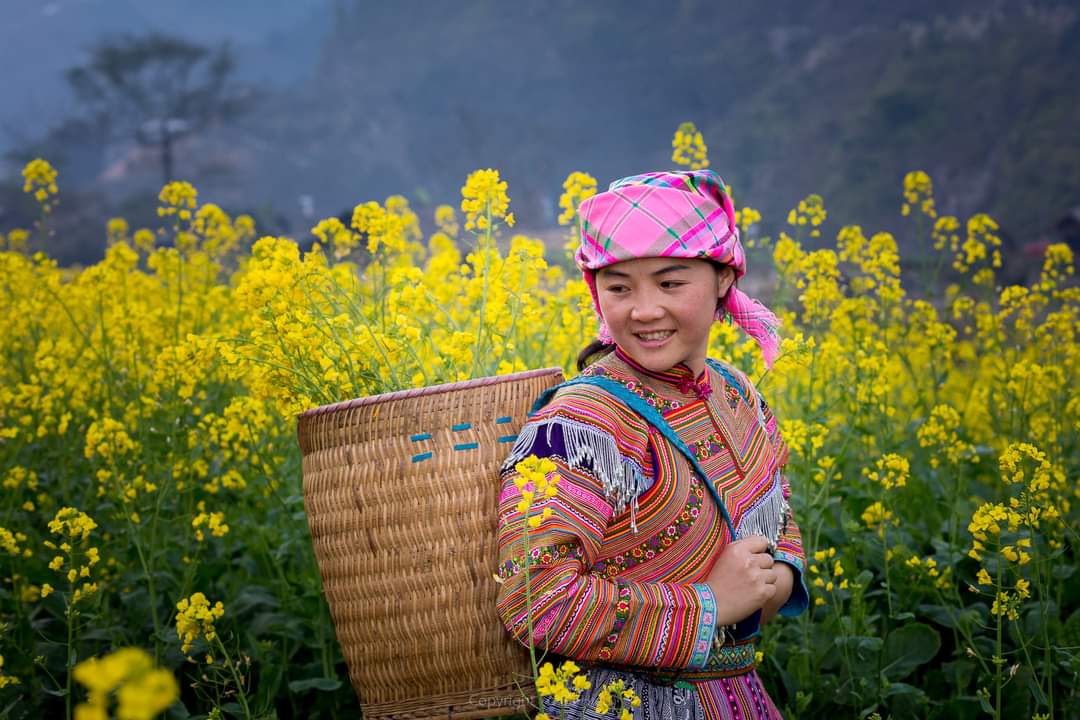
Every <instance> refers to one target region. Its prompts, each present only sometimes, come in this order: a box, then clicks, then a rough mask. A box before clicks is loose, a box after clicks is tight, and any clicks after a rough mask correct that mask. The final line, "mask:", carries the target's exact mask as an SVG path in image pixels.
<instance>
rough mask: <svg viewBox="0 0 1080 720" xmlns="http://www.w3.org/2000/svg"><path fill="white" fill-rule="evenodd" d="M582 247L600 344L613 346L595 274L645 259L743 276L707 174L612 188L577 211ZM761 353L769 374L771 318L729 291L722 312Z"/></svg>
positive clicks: (636, 179) (723, 200)
mask: <svg viewBox="0 0 1080 720" xmlns="http://www.w3.org/2000/svg"><path fill="white" fill-rule="evenodd" d="M578 217H580V218H581V244H580V246H579V247H578V250H577V253H576V255H575V257H574V259H575V261H576V262H577V266H578V268H580V269H581V272H582V275H583V276H584V278H585V282H586V283H587V284H588V286H589V291H590V292H591V293H592V298H593V305H594V306H595V307H596V313H597V315H599V316H600V339H601V340H602V341H604V342H606V343H611V342H613V341H612V339H611V334H610V332H609V331H608V328H607V324H606V323H605V322H604V317H603V314H602V313H601V311H600V301H599V297H598V295H597V292H596V271H597V270H599V269H601V268H605V267H608V266H609V265H614V264H615V263H618V262H622V261H624V260H633V259H636V258H645V257H676V258H697V259H701V260H711V261H713V262H716V263H719V264H722V265H730V266H731V267H732V268H734V270H735V277H736V278H740V277H742V276H743V275H745V274H746V256H745V255H744V254H743V248H742V244H741V243H740V242H739V228H738V226H736V225H735V204H734V202H732V200H731V196H730V195H729V194H728V191H727V187H725V185H724V181H723V180H721V179H720V176H719V175H717V174H716V173H715V172H713V171H712V170H689V171H680V170H672V171H667V172H651V173H644V174H641V175H632V176H630V177H625V178H622V179H620V180H616V181H615V182H613V183H611V185H610V187H609V188H608V190H607V192H602V193H598V194H596V195H594V196H592V197H591V198H589V199H587V200H585V201H584V202H582V203H581V205H580V206H579V207H578ZM724 312H726V313H729V314H730V315H731V317H732V319H733V320H734V321H735V324H737V325H738V326H739V327H741V328H742V329H743V330H745V331H746V333H747V334H748V335H750V336H751V337H753V338H754V339H755V340H756V341H757V343H758V345H759V346H760V347H761V353H762V356H763V357H764V359H765V365H766V367H772V363H773V361H774V360H775V359H776V357H777V355H779V351H780V344H779V336H778V334H777V328H778V326H779V324H780V323H779V321H778V320H777V318H776V315H774V314H773V313H772V311H770V310H769V309H768V308H767V307H765V306H764V305H762V304H761V303H760V302H758V301H757V300H754V299H753V298H751V297H749V296H748V295H746V293H744V292H742V291H741V290H739V289H738V288H737V287H735V286H734V285H732V287H731V289H730V291H729V292H728V295H727V298H726V300H725V302H724V305H723V308H721V309H720V311H719V312H718V313H717V315H718V317H720V316H722V315H723V313H724Z"/></svg>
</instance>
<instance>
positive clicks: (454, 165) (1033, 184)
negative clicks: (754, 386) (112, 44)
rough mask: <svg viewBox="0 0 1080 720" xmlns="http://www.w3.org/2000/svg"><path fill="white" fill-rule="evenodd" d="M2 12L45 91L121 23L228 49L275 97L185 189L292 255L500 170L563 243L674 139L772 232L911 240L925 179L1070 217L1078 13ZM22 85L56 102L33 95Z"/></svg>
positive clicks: (3, 34)
mask: <svg viewBox="0 0 1080 720" xmlns="http://www.w3.org/2000/svg"><path fill="white" fill-rule="evenodd" d="M3 2H4V3H6V4H10V3H13V2H14V5H15V7H16V8H20V7H22V8H23V10H24V12H22V13H20V12H18V11H17V12H15V13H14V14H13V15H12V13H10V12H9V13H7V14H8V16H9V17H14V23H8V24H7V25H4V26H2V29H0V48H3V50H0V67H5V68H13V67H15V66H16V64H13V63H17V62H22V63H23V65H24V66H25V64H26V62H27V61H26V58H27V57H28V56H32V57H33V58H34V59H33V60H32V61H30V65H35V64H36V63H38V62H40V63H43V67H41V68H36V69H35V70H34V71H33V72H29V73H27V75H31V76H35V77H37V76H38V75H40V74H41V73H44V72H45V71H46V70H48V71H49V72H51V73H53V74H58V73H59V72H60V69H62V68H63V67H67V66H69V65H71V64H74V63H75V62H77V61H78V53H77V52H73V50H72V46H73V44H74V45H78V46H81V47H85V46H86V44H87V43H89V42H90V41H92V40H94V39H96V38H97V37H99V36H100V35H101V34H103V33H107V32H113V31H114V30H113V29H115V28H120V27H121V26H122V27H123V28H126V29H127V30H128V31H131V32H135V31H138V30H139V29H140V28H154V29H159V28H161V27H166V28H168V29H170V30H172V31H174V32H181V33H183V34H184V35H185V36H187V37H192V38H196V39H202V40H203V41H205V42H207V43H213V42H216V41H218V40H220V39H223V38H229V39H230V40H231V42H232V43H233V46H234V48H235V49H236V51H237V60H238V67H239V69H240V71H241V74H242V78H241V79H243V80H245V81H250V82H254V83H256V84H259V85H261V86H263V87H264V88H267V89H268V90H269V91H268V92H267V93H266V95H265V97H264V100H263V103H262V105H261V106H260V107H259V109H258V110H257V111H256V112H254V113H251V114H250V115H249V116H247V117H245V118H243V119H241V120H240V121H238V122H236V123H233V124H231V125H230V126H227V127H219V128H217V129H216V130H214V131H213V132H210V133H206V134H204V135H202V136H199V137H194V138H189V139H187V140H186V141H185V143H186V147H185V148H183V153H184V154H183V156H182V157H187V158H189V161H188V162H187V163H186V164H185V163H184V162H183V160H181V161H180V162H179V164H178V172H179V173H180V174H181V175H183V177H185V179H191V180H192V181H193V182H195V183H196V184H197V185H198V186H199V188H200V190H201V191H202V194H203V196H204V197H206V198H208V199H213V200H215V201H218V202H220V203H222V204H223V205H225V206H227V207H229V208H235V209H261V211H262V213H263V214H262V216H261V217H264V218H267V219H268V222H269V223H270V225H271V227H267V228H266V229H267V230H268V231H274V232H277V231H284V230H288V231H290V232H292V233H293V234H294V235H295V236H298V237H299V236H302V235H303V234H304V232H305V230H306V228H307V227H310V225H311V224H313V222H314V220H317V219H318V218H319V217H324V216H328V215H336V214H338V213H340V212H342V211H344V210H346V209H348V208H351V207H352V206H353V205H354V204H356V203H357V202H361V201H365V200H369V199H377V200H382V199H385V197H386V196H387V195H389V194H392V193H402V194H405V195H407V196H409V197H410V199H412V200H413V204H414V206H416V207H419V208H421V209H426V208H428V207H430V206H431V205H432V204H435V203H438V202H451V203H454V202H456V199H457V198H458V197H459V195H458V193H459V189H460V187H461V184H462V182H463V180H464V178H465V176H466V174H467V173H468V172H470V171H471V170H474V169H476V168H480V167H497V168H499V169H500V170H501V171H502V172H503V175H504V177H506V179H508V180H509V183H510V196H511V198H512V207H513V208H514V209H515V211H516V213H517V215H518V218H519V220H520V221H521V222H522V223H523V224H525V225H527V226H530V227H534V228H542V227H545V226H551V225H553V224H554V218H555V217H556V215H557V214H558V211H557V209H556V204H557V200H558V194H559V192H560V186H561V183H562V180H563V179H564V178H565V176H566V175H567V174H568V173H569V172H570V171H573V170H584V171H587V172H590V173H592V174H593V175H594V176H596V177H597V178H598V179H599V180H600V182H601V183H602V184H603V183H606V182H607V181H609V180H611V179H613V178H615V177H618V176H621V175H626V174H630V173H635V172H642V171H645V170H650V169H657V168H663V167H669V166H670V165H671V161H670V153H671V151H670V141H671V135H672V133H673V131H674V129H675V127H676V126H677V125H678V124H679V123H680V122H682V121H684V120H693V121H694V122H696V123H697V125H698V127H699V128H700V129H701V130H702V131H703V133H704V135H705V140H706V142H707V143H708V145H709V148H710V159H711V161H712V167H713V168H715V169H717V170H718V171H719V172H720V173H721V175H723V176H724V178H725V180H727V181H728V182H729V183H731V184H732V185H733V186H734V189H735V195H736V201H737V203H739V204H744V203H745V204H750V205H753V206H754V207H757V208H759V209H761V210H762V211H763V212H764V213H765V215H766V221H767V223H768V221H769V220H772V221H773V223H774V225H773V227H776V225H775V223H779V222H781V221H782V220H783V217H784V216H785V215H786V211H787V209H788V208H790V207H791V206H792V205H794V204H795V203H797V202H798V200H799V199H800V198H802V197H804V196H805V195H807V194H809V193H811V192H818V193H820V194H822V195H823V196H824V199H825V203H826V206H827V207H828V208H829V210H830V212H831V216H832V218H835V219H836V220H837V221H838V222H844V223H848V222H857V223H860V224H862V225H863V226H864V227H865V228H866V229H867V230H868V231H875V230H879V229H891V230H897V231H900V230H902V229H904V230H905V231H907V230H910V228H911V225H910V224H908V223H905V224H901V222H900V218H899V213H898V210H899V206H900V203H901V196H900V186H901V181H902V178H903V175H904V173H905V172H906V171H908V170H912V169H924V170H926V171H927V172H929V173H930V174H931V176H932V177H933V179H934V181H935V184H936V188H937V191H938V196H939V209H940V210H941V211H943V212H948V213H955V214H959V215H961V216H963V215H967V214H970V213H973V212H977V211H986V212H989V213H991V214H992V215H994V216H995V217H996V218H998V219H999V221H1000V222H1001V223H1002V226H1003V228H1004V230H1005V232H1006V233H1007V234H1009V235H1012V236H1016V237H1017V238H1019V239H1020V240H1027V239H1029V238H1030V237H1032V236H1034V235H1037V234H1038V233H1040V232H1041V231H1042V230H1043V229H1044V228H1046V227H1049V226H1051V225H1052V224H1053V223H1054V222H1056V221H1057V220H1058V219H1059V218H1060V217H1061V216H1062V215H1063V214H1064V213H1065V212H1066V211H1067V209H1069V208H1071V207H1073V206H1074V205H1076V204H1077V201H1078V200H1080V133H1077V132H1076V130H1075V126H1076V118H1077V117H1078V116H1080V113H1078V110H1080V102H1078V100H1080V87H1078V83H1077V80H1078V78H1080V72H1078V71H1080V12H1078V7H1077V6H1076V4H1075V3H1073V2H1070V1H1069V0H1013V1H1012V2H1006V1H1005V0H949V1H948V2H940V1H939V2H931V1H930V0H908V1H907V2H904V3H864V2H858V1H856V0H816V1H815V2H812V3H796V2H793V1H791V0H774V2H769V3H739V2H730V1H729V2H718V1H717V0H711V1H708V0H673V1H672V2H668V3H652V2H643V1H638V2H631V1H626V0H624V1H622V2H615V1H613V0H612V1H609V2H595V3H581V2H571V1H570V0H546V1H545V2H543V3H507V2H497V1H496V0H471V1H470V2H456V3H445V2H430V1H428V0H396V2H393V3H381V2H372V1H363V0H328V1H327V2H311V3H307V4H305V3H300V2H285V1H284V0H261V1H259V2H256V0H244V1H243V2H223V1H222V0H218V1H217V2H211V0H188V2H184V3H181V2H178V1H177V0H156V2H154V3H138V2H135V1H134V0H68V1H67V2H54V3H52V5H57V6H59V7H60V9H59V10H58V11H57V12H55V13H53V14H51V15H46V14H45V13H44V11H42V9H41V7H42V6H41V4H40V3H33V2H30V1H29V0H3ZM31 9H33V10H31ZM64 17H68V18H69V20H66V21H63V22H64V23H66V24H59V25H50V24H49V23H59V22H61V19H62V18H64ZM20 23H21V25H20ZM124 23H126V25H125V24H124ZM20 27H21V29H20ZM45 38H47V47H48V48H49V50H48V51H47V52H42V49H41V48H42V43H43V41H44V39H45ZM16 40H18V41H20V42H22V43H23V44H22V45H20V46H18V47H17V48H15V49H12V47H11V46H10V42H13V41H16ZM31 46H32V47H31ZM65 53H67V54H65ZM54 56H55V57H54ZM7 74H10V73H9V72H8V71H5V76H6V75H7ZM24 81H25V82H26V83H29V84H30V85H31V86H33V87H39V88H40V90H39V91H38V92H40V98H41V99H40V102H41V103H42V104H47V103H48V102H54V101H55V96H56V94H57V93H58V92H59V91H55V92H54V91H53V90H48V84H47V83H45V82H44V81H43V80H41V79H40V77H39V78H38V80H37V81H36V82H37V83H38V84H37V85H34V82H35V81H33V80H32V79H31V78H29V77H28V78H20V79H19V82H24ZM59 82H60V85H61V86H62V81H59ZM5 83H6V84H7V85H8V87H9V90H8V91H7V92H6V93H5V95H6V97H9V98H10V97H15V96H17V95H18V93H17V92H16V90H17V84H16V85H11V84H10V83H8V79H7V77H5ZM31 95H32V93H31ZM67 102H70V101H67ZM31 104H32V103H31ZM3 110H4V112H3V117H7V118H9V120H8V121H7V122H10V117H12V116H13V115H12V114H11V112H10V111H11V110H12V109H11V108H8V107H5V108H3ZM15 116H18V117H21V118H27V117H33V113H30V114H29V115H26V114H22V113H21V112H17V113H15ZM20 123H21V125H20V127H22V128H23V129H28V128H29V129H34V130H40V127H39V126H38V125H35V124H34V123H32V122H25V121H23V120H20ZM9 149H10V148H9ZM101 165H102V167H101V168H100V169H99V171H98V172H97V174H96V176H94V177H96V178H97V179H96V180H94V181H93V182H92V183H91V184H92V185H94V187H95V188H96V189H97V190H99V191H100V192H102V193H103V194H104V196H105V197H106V198H109V200H108V202H110V203H114V204H118V203H119V202H120V198H121V197H122V196H130V194H131V193H132V192H134V189H135V188H138V187H141V186H145V187H146V188H147V190H146V192H154V191H156V189H157V184H158V183H159V181H158V178H157V174H156V170H155V168H154V167H153V163H152V159H151V158H146V157H143V156H141V155H140V154H139V153H138V152H137V150H135V149H134V148H131V147H127V148H124V147H118V148H111V149H110V150H109V152H107V153H104V157H103V159H102V160H101ZM62 171H63V169H62ZM425 219H426V218H425ZM902 240H903V238H902ZM1007 257H1008V256H1007Z"/></svg>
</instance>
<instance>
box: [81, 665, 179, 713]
mask: <svg viewBox="0 0 1080 720" xmlns="http://www.w3.org/2000/svg"><path fill="white" fill-rule="evenodd" d="M72 672H73V675H74V677H75V680H76V681H78V682H79V684H81V685H82V686H84V687H85V688H86V689H87V690H88V691H89V693H88V694H89V701H88V702H87V703H82V704H80V705H79V706H78V707H76V709H75V717H76V718H97V717H101V718H106V717H107V716H108V714H107V705H106V703H107V702H108V695H109V694H110V693H111V692H113V691H114V690H116V699H117V708H116V717H117V718H119V719H120V720H151V719H152V718H154V717H157V715H158V714H159V713H161V712H162V711H164V710H165V709H166V708H168V707H169V706H170V705H172V704H173V703H174V702H176V700H177V699H178V698H179V697H180V686H179V684H178V683H177V682H176V678H175V677H174V676H173V674H172V673H171V672H170V671H168V670H165V669H163V668H157V667H154V661H153V659H152V658H151V657H150V655H149V654H148V653H147V652H146V651H145V650H142V649H141V648H131V647H129V648H121V649H119V650H117V651H115V652H113V653H111V654H110V655H106V656H104V657H102V658H90V659H88V660H83V661H82V662H80V663H79V664H78V665H76V666H75V668H74V670H73V671H72Z"/></svg>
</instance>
